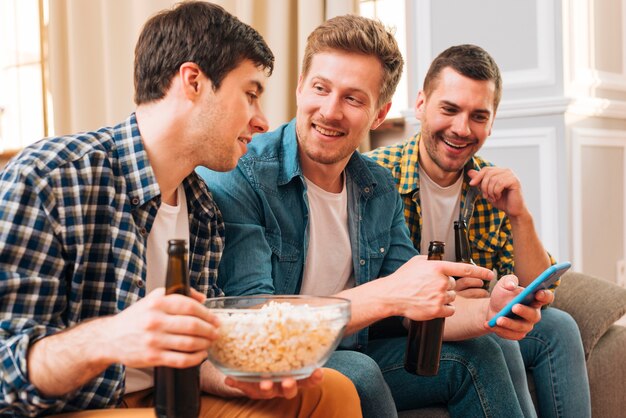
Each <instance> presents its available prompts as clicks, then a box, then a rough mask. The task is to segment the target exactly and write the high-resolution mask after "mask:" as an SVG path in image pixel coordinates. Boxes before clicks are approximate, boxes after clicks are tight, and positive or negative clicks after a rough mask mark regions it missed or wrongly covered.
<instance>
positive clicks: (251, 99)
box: [246, 91, 259, 103]
mask: <svg viewBox="0 0 626 418" xmlns="http://www.w3.org/2000/svg"><path fill="white" fill-rule="evenodd" d="M246 95H247V96H248V101H249V102H250V103H254V102H255V101H256V100H257V99H258V98H259V95H258V94H257V92H256V91H248V92H246Z"/></svg>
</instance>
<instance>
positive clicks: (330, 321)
mask: <svg viewBox="0 0 626 418" xmlns="http://www.w3.org/2000/svg"><path fill="white" fill-rule="evenodd" d="M205 306H206V307H207V308H209V309H210V310H211V312H212V313H213V314H214V315H215V316H217V318H218V319H219V321H220V327H219V328H218V333H219V337H218V339H216V340H215V341H213V342H212V343H211V346H210V347H209V349H208V352H209V357H208V358H209V360H210V361H211V362H212V363H213V364H214V365H215V366H216V367H217V368H218V369H219V370H221V371H222V372H223V373H224V374H226V375H228V376H232V377H233V378H235V379H237V380H242V381H251V382H257V381H260V380H265V379H268V380H274V381H279V380H281V379H283V378H285V377H292V378H294V379H304V378H306V377H308V376H310V375H311V373H312V372H313V371H314V370H315V369H317V368H319V367H321V366H322V365H323V364H324V363H325V362H326V360H328V357H330V355H331V353H332V352H333V350H334V349H335V348H337V345H338V344H339V342H340V341H341V338H342V337H343V332H344V330H345V328H346V325H347V323H348V321H349V320H350V301H349V300H347V299H342V298H337V297H330V296H329V297H326V296H324V297H322V296H302V295H295V296H275V295H268V296H231V297H221V298H212V299H207V300H206V302H205Z"/></svg>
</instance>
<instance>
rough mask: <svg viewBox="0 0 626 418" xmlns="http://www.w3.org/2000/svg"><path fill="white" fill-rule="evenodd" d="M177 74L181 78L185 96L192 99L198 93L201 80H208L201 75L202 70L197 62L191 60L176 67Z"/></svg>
mask: <svg viewBox="0 0 626 418" xmlns="http://www.w3.org/2000/svg"><path fill="white" fill-rule="evenodd" d="M178 76H179V77H180V80H181V86H182V89H183V92H184V94H185V96H186V97H187V98H188V99H191V100H194V99H195V98H196V97H197V96H198V95H199V94H200V87H201V86H202V82H203V81H208V79H207V78H206V77H203V74H202V70H201V69H200V67H198V64H196V63H193V62H184V63H182V64H181V66H180V68H179V69H178Z"/></svg>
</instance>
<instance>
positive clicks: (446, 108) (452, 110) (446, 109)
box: [441, 106, 456, 115]
mask: <svg viewBox="0 0 626 418" xmlns="http://www.w3.org/2000/svg"><path fill="white" fill-rule="evenodd" d="M441 111H442V112H443V113H445V114H446V115H453V114H455V113H456V108H455V107H454V106H442V107H441Z"/></svg>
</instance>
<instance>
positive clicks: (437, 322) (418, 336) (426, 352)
mask: <svg viewBox="0 0 626 418" xmlns="http://www.w3.org/2000/svg"><path fill="white" fill-rule="evenodd" d="M444 245H445V244H444V243H443V242H441V241H431V242H430V245H429V247H428V259H429V260H443V247H444ZM444 322H445V318H434V319H431V320H429V321H411V322H410V325H409V335H408V337H407V344H406V352H405V355H404V369H405V370H406V371H408V372H409V373H413V374H417V375H420V376H436V375H437V373H438V372H439V358H440V357H441V344H442V342H443V326H444Z"/></svg>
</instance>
